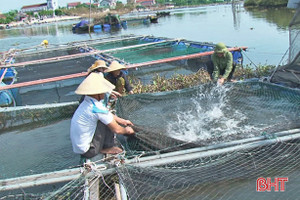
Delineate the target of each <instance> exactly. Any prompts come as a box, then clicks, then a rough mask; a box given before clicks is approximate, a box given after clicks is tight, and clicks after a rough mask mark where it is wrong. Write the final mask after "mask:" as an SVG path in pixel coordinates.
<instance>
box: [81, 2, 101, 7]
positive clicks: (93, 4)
mask: <svg viewBox="0 0 300 200" xmlns="http://www.w3.org/2000/svg"><path fill="white" fill-rule="evenodd" d="M84 4H86V5H88V6H90V3H84ZM92 6H95V7H96V8H99V6H100V3H92Z"/></svg>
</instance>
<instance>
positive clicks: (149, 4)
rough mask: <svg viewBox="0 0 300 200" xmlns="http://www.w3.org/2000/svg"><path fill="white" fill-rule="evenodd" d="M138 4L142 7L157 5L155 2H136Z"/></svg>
mask: <svg viewBox="0 0 300 200" xmlns="http://www.w3.org/2000/svg"><path fill="white" fill-rule="evenodd" d="M136 4H139V5H141V6H152V5H154V4H156V2H155V0H136Z"/></svg>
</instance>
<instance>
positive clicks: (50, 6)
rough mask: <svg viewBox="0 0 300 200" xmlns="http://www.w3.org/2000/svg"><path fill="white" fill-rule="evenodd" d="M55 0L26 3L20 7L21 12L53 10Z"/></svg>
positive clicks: (55, 7)
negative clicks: (32, 3)
mask: <svg viewBox="0 0 300 200" xmlns="http://www.w3.org/2000/svg"><path fill="white" fill-rule="evenodd" d="M57 7H58V4H57V0H47V3H41V4H34V5H27V6H23V7H22V8H21V12H22V13H26V12H38V11H42V10H55V9H57Z"/></svg>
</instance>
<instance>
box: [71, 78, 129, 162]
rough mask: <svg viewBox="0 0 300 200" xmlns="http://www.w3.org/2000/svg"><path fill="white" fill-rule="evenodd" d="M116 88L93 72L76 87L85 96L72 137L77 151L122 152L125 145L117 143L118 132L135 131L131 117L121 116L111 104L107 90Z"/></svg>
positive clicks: (90, 154)
mask: <svg viewBox="0 0 300 200" xmlns="http://www.w3.org/2000/svg"><path fill="white" fill-rule="evenodd" d="M114 88H115V86H114V85H112V84H111V83H110V82H109V81H107V80H106V79H104V78H103V77H102V76H101V75H100V74H98V73H91V74H90V75H88V76H87V77H86V78H85V79H84V80H83V82H82V83H81V84H80V85H79V86H78V88H77V89H76V91H75V93H76V94H79V95H85V97H84V100H83V102H82V103H81V104H80V105H79V107H78V108H77V110H76V111H75V113H74V115H73V117H72V120H71V128H70V138H71V141H72V146H73V151H74V152H75V153H77V154H80V155H81V156H83V157H84V158H92V157H94V156H96V155H98V154H100V153H102V154H106V153H109V154H118V153H121V152H122V149H121V148H119V147H117V146H115V144H114V133H116V134H134V131H133V129H132V128H131V127H130V126H133V124H132V122H131V121H129V120H125V119H122V118H120V117H117V116H116V115H114V114H112V113H111V112H110V110H109V109H108V108H107V101H106V100H105V98H106V93H108V92H111V91H112V90H113V89H114ZM121 125H122V126H121ZM123 126H125V127H123Z"/></svg>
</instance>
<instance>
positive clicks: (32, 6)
mask: <svg viewBox="0 0 300 200" xmlns="http://www.w3.org/2000/svg"><path fill="white" fill-rule="evenodd" d="M43 6H47V3H40V4H34V5H29V6H23V7H22V8H21V9H28V8H37V7H43Z"/></svg>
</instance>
